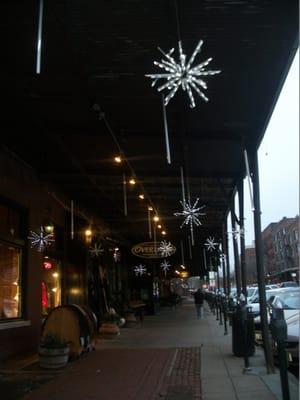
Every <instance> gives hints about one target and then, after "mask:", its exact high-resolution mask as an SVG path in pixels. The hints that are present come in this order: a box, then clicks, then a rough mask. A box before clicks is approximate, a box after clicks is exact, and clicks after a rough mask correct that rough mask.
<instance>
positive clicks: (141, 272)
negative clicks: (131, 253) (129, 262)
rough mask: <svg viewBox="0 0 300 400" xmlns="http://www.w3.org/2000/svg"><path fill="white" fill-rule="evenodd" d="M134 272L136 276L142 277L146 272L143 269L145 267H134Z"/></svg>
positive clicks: (145, 269)
mask: <svg viewBox="0 0 300 400" xmlns="http://www.w3.org/2000/svg"><path fill="white" fill-rule="evenodd" d="M134 272H135V274H136V276H138V275H140V276H142V275H144V274H145V273H146V272H147V268H146V267H145V265H142V264H139V265H137V266H135V267H134Z"/></svg>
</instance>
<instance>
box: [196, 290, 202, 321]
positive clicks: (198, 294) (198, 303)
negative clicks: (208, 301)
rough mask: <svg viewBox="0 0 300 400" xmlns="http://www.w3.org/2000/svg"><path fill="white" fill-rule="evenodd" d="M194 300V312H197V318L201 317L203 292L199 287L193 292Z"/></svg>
mask: <svg viewBox="0 0 300 400" xmlns="http://www.w3.org/2000/svg"><path fill="white" fill-rule="evenodd" d="M194 301H195V307H196V312H197V318H198V319H202V318H203V302H204V293H203V292H202V290H201V289H200V288H199V289H198V290H197V292H195V293H194Z"/></svg>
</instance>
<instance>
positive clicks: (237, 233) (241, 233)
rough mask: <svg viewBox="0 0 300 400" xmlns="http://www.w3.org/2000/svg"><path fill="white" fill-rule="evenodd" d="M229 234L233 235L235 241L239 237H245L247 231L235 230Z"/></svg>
mask: <svg viewBox="0 0 300 400" xmlns="http://www.w3.org/2000/svg"><path fill="white" fill-rule="evenodd" d="M228 234H229V235H230V234H231V235H232V237H233V239H235V240H237V239H238V238H239V237H244V236H245V230H244V229H233V230H232V231H230V232H228Z"/></svg>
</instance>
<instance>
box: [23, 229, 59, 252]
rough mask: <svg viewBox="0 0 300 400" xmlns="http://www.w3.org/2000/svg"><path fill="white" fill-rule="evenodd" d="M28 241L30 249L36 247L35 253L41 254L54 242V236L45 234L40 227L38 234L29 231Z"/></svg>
mask: <svg viewBox="0 0 300 400" xmlns="http://www.w3.org/2000/svg"><path fill="white" fill-rule="evenodd" d="M28 239H29V240H30V242H31V247H35V246H36V247H37V251H39V252H42V251H44V249H45V248H46V247H47V246H50V245H51V244H52V243H53V242H54V234H53V233H47V234H45V231H44V228H43V226H41V227H40V231H39V232H38V233H36V232H34V231H30V235H29V236H28Z"/></svg>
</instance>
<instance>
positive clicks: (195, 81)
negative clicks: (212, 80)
mask: <svg viewBox="0 0 300 400" xmlns="http://www.w3.org/2000/svg"><path fill="white" fill-rule="evenodd" d="M202 44H203V40H200V41H199V43H198V45H197V46H196V48H195V50H194V52H193V54H192V56H191V58H190V59H189V60H188V61H187V60H186V55H185V54H184V53H183V50H182V44H181V41H179V42H178V52H179V61H178V63H176V61H175V60H174V58H173V57H172V56H171V55H172V54H173V53H174V51H175V49H174V48H173V49H171V50H170V51H169V52H168V53H165V52H164V51H163V50H162V49H160V48H159V47H158V50H159V51H160V52H161V53H162V54H163V56H164V57H165V58H166V59H165V60H164V59H162V60H161V61H160V62H158V61H154V65H156V66H158V67H159V68H161V69H164V70H165V73H162V74H148V75H146V77H148V78H151V79H153V82H152V87H153V86H155V84H156V83H157V81H158V80H159V79H165V80H166V82H165V83H164V84H163V85H161V86H159V87H158V89H157V90H158V91H159V92H161V91H163V90H165V89H166V90H169V93H168V95H167V96H166V97H165V102H164V104H165V106H166V105H168V103H169V101H170V100H171V99H172V97H173V96H174V95H175V94H176V92H177V90H178V89H179V87H180V86H181V87H182V90H183V91H185V92H187V94H188V97H189V100H190V107H191V108H194V107H195V106H196V104H195V100H194V95H193V91H192V89H193V90H194V91H195V92H196V93H197V94H198V95H199V96H200V97H201V98H202V99H203V100H204V101H208V98H207V97H206V96H205V94H204V93H203V92H202V90H203V89H207V85H206V83H205V82H204V81H203V80H202V79H201V77H202V76H208V75H215V74H219V73H220V72H221V71H219V70H206V69H205V67H206V66H207V65H208V64H209V63H210V62H211V60H212V58H208V59H207V60H205V61H203V62H202V63H200V64H198V65H196V66H194V67H192V64H193V62H194V60H195V57H196V55H197V54H198V53H200V51H201V47H202Z"/></svg>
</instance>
